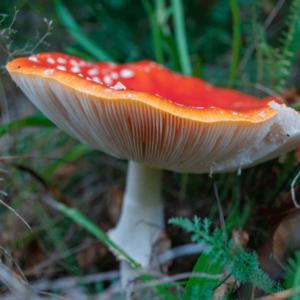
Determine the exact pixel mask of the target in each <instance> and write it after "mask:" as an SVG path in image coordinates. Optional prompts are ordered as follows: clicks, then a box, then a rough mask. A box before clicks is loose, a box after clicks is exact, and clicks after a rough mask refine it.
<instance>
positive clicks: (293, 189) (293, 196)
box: [291, 172, 300, 208]
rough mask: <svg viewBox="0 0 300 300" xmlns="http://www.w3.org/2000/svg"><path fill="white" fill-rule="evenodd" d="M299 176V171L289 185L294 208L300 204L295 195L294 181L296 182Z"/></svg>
mask: <svg viewBox="0 0 300 300" xmlns="http://www.w3.org/2000/svg"><path fill="white" fill-rule="evenodd" d="M299 176H300V172H299V173H298V174H297V176H296V177H295V178H294V180H293V182H292V185H291V196H292V200H293V203H294V205H295V207H296V208H300V205H299V204H298V203H297V200H296V196H295V183H296V181H297V179H298V177H299Z"/></svg>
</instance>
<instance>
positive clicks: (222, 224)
mask: <svg viewBox="0 0 300 300" xmlns="http://www.w3.org/2000/svg"><path fill="white" fill-rule="evenodd" d="M217 184H218V183H217V182H215V183H214V190H215V195H216V198H217V202H218V207H219V213H220V222H221V227H222V231H223V235H224V238H225V240H226V243H227V235H226V227H225V220H224V214H223V210H222V206H221V203H220V199H219V195H218V188H217Z"/></svg>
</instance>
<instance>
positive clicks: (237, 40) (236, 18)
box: [228, 0, 242, 88]
mask: <svg viewBox="0 0 300 300" xmlns="http://www.w3.org/2000/svg"><path fill="white" fill-rule="evenodd" d="M229 2H230V8H231V12H232V19H233V46H232V47H233V52H232V62H231V69H230V75H229V83H228V87H230V88H232V87H233V86H234V80H235V77H236V70H237V67H238V64H239V60H240V55H241V46H242V38H241V22H240V13H239V8H238V4H237V2H236V0H229Z"/></svg>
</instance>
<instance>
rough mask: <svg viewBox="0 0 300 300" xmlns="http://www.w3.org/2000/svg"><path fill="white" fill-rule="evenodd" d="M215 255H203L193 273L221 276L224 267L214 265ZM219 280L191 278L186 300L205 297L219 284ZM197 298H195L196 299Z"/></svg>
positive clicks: (186, 290)
mask: <svg viewBox="0 0 300 300" xmlns="http://www.w3.org/2000/svg"><path fill="white" fill-rule="evenodd" d="M214 256H215V254H214V255H213V256H212V255H209V254H206V253H202V254H201V256H200V257H199V259H198V261H197V263H196V264H195V266H194V269H193V272H192V273H206V274H211V275H216V274H221V273H222V271H223V267H222V266H220V265H218V264H212V263H211V262H212V260H213V259H214ZM218 282H219V279H217V278H205V277H190V279H189V281H188V283H187V285H186V287H185V292H186V293H185V295H184V297H183V299H184V300H189V299H198V298H200V297H201V296H203V295H204V294H205V293H206V292H207V291H210V290H213V289H214V287H216V285H217V284H218ZM194 297H195V298H194Z"/></svg>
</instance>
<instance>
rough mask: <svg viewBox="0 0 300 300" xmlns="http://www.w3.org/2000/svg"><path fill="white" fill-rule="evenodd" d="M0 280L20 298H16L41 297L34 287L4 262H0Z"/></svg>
mask: <svg viewBox="0 0 300 300" xmlns="http://www.w3.org/2000/svg"><path fill="white" fill-rule="evenodd" d="M0 280H1V281H2V282H3V283H4V284H5V285H6V286H7V287H8V288H9V289H10V290H11V291H12V293H14V294H15V295H16V296H18V298H15V299H26V300H27V299H32V300H33V299H35V300H37V299H40V298H39V297H38V296H37V294H36V292H35V290H34V289H33V288H31V287H30V286H27V285H26V284H24V282H22V280H20V278H18V277H17V276H15V275H14V274H13V272H12V271H11V270H9V269H8V268H7V267H6V266H4V265H3V264H0ZM1 298H2V296H1Z"/></svg>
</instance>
